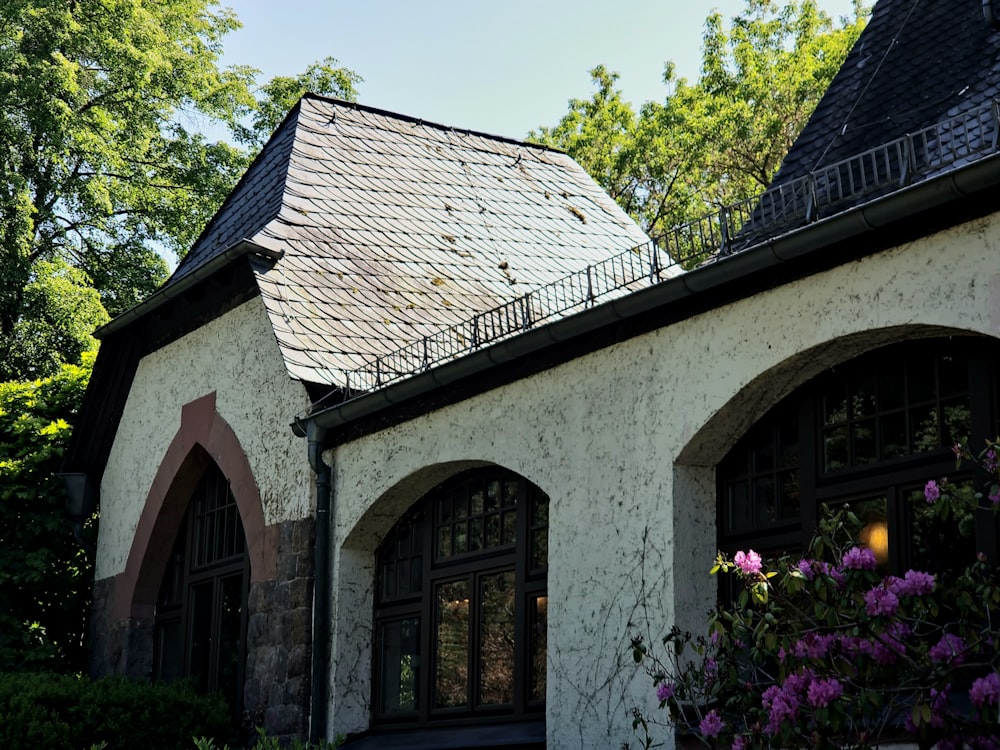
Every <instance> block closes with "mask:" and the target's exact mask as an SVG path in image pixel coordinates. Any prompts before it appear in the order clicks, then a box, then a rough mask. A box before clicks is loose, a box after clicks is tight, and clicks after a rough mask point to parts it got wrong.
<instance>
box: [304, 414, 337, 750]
mask: <svg viewBox="0 0 1000 750" xmlns="http://www.w3.org/2000/svg"><path fill="white" fill-rule="evenodd" d="M306 437H307V438H308V452H309V465H310V466H311V467H312V470H313V472H315V474H316V537H315V541H314V542H313V563H314V573H313V628H312V632H313V636H312V638H313V644H312V691H311V692H312V695H311V701H312V705H311V707H310V712H309V717H310V718H309V741H310V742H312V743H314V744H318V743H319V742H320V741H321V740H323V739H325V737H324V736H323V735H324V733H325V732H326V722H327V712H328V706H329V702H328V700H327V688H328V685H329V673H328V670H327V667H328V666H329V664H330V633H329V627H330V560H331V557H330V523H331V521H330V519H331V510H332V507H333V487H332V483H331V481H330V480H331V476H332V474H333V469H332V467H331V466H329V465H328V464H327V463H326V462H325V461H324V460H323V446H324V443H325V439H326V429H325V428H323V427H320V426H318V425H317V424H316V423H315V422H310V423H309V425H308V427H307V428H306Z"/></svg>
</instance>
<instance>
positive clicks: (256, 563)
mask: <svg viewBox="0 0 1000 750" xmlns="http://www.w3.org/2000/svg"><path fill="white" fill-rule="evenodd" d="M209 461H214V462H215V463H216V464H217V465H218V467H219V469H220V470H221V471H222V473H223V474H224V475H225V477H226V478H227V479H228V480H229V484H230V488H231V489H232V492H233V497H234V498H235V500H236V505H237V506H238V507H239V510H240V518H241V520H242V521H243V531H244V533H245V534H246V540H247V555H248V556H249V558H250V580H251V582H258V581H266V580H270V579H273V578H274V576H275V572H276V569H277V544H276V542H277V528H276V527H274V526H267V525H265V523H264V511H263V506H262V504H261V499H260V491H259V489H258V488H257V482H256V481H255V480H254V477H253V472H252V471H251V470H250V463H249V462H248V461H247V457H246V453H245V452H244V451H243V448H242V446H241V445H240V441H239V438H237V436H236V433H235V432H233V429H232V427H230V426H229V424H228V423H227V422H226V421H225V420H224V419H223V418H222V416H221V415H220V414H219V412H218V411H217V410H216V406H215V392H214V391H213V392H212V393H209V394H207V395H205V396H202V397H201V398H198V399H195V400H194V401H191V402H189V403H187V404H184V406H182V407H181V425H180V428H179V429H178V430H177V434H176V435H174V438H173V440H172V441H171V442H170V445H169V447H168V448H167V450H166V453H165V454H164V456H163V460H162V461H161V462H160V467H159V469H158V470H157V472H156V476H155V477H154V478H153V483H152V485H151V486H150V489H149V493H148V494H147V495H146V501H145V503H144V504H143V508H142V513H141V515H140V516H139V523H138V524H137V526H136V530H135V535H134V536H133V538H132V547H131V549H130V550H129V555H128V560H127V561H126V563H125V570H124V571H123V572H122V573H121V574H119V575H118V576H117V577H116V580H115V595H114V615H115V617H116V619H124V618H128V617H132V618H142V619H147V618H151V617H152V616H153V610H154V608H155V606H156V597H157V594H158V593H159V588H160V581H161V580H162V578H163V573H164V571H165V570H166V565H167V559H168V557H169V555H170V549H171V547H172V542H173V540H174V539H175V538H176V536H177V532H178V530H179V529H180V525H181V521H182V520H183V518H184V513H185V511H186V510H187V504H188V501H189V500H190V497H191V493H192V492H193V491H194V488H195V486H196V484H197V482H198V480H199V478H200V477H201V473H202V471H203V470H204V468H205V466H206V465H208V463H209Z"/></svg>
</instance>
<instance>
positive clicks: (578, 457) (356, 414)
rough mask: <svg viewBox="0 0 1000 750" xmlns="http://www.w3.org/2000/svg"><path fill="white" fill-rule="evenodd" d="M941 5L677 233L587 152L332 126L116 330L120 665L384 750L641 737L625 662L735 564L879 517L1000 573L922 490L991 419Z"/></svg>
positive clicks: (973, 79)
mask: <svg viewBox="0 0 1000 750" xmlns="http://www.w3.org/2000/svg"><path fill="white" fill-rule="evenodd" d="M912 5H913V4H912V2H904V1H903V0H881V2H879V3H878V4H877V6H876V7H875V9H874V13H873V16H872V19H871V21H870V23H869V26H868V28H867V29H866V31H865V32H864V34H863V35H862V37H861V39H860V40H859V42H858V44H857V45H856V46H855V48H854V49H853V50H852V52H851V53H850V55H849V56H848V58H847V61H846V63H845V65H844V67H843V69H842V70H841V72H840V74H839V75H838V76H837V78H836V79H835V81H834V83H833V85H832V86H831V88H830V91H829V92H828V94H827V95H826V97H825V98H824V99H823V101H822V102H821V104H820V106H819V107H818V109H817V111H816V113H815V114H814V116H813V118H812V120H811V121H810V123H809V125H808V126H807V127H806V129H805V131H804V132H803V134H802V136H801V137H800V139H799V140H798V142H797V143H796V145H795V146H794V147H793V149H792V151H791V152H790V154H789V155H788V158H787V159H786V161H785V163H784V165H783V167H782V169H781V171H780V172H779V174H778V176H777V178H776V179H775V182H774V184H773V186H772V188H771V189H770V190H769V191H768V193H767V194H765V195H764V196H763V197H762V198H761V199H760V200H759V201H756V202H754V203H753V204H752V205H749V206H746V207H743V208H742V209H740V208H735V207H734V208H733V209H731V210H726V211H724V212H722V213H720V214H718V215H716V216H713V217H707V218H706V219H705V220H704V222H702V223H699V224H697V225H693V226H690V227H683V228H679V229H678V230H677V231H676V232H675V233H673V234H671V235H670V236H667V237H663V238H658V241H657V242H656V243H655V244H654V243H651V242H649V241H648V240H647V239H646V238H645V237H644V236H642V234H641V232H639V230H638V229H637V227H636V226H635V225H634V224H633V223H632V222H631V221H630V220H629V219H628V218H627V217H626V216H625V215H624V214H622V213H621V211H620V210H619V209H618V208H617V207H616V206H615V205H614V203H613V202H611V201H610V200H609V199H608V198H607V197H606V196H605V195H604V194H603V193H601V191H600V190H599V189H598V188H597V187H596V185H595V184H594V183H593V182H592V181H591V180H590V179H589V178H588V177H586V175H584V174H583V172H582V170H580V168H579V167H578V166H577V165H575V164H573V163H572V161H571V160H570V159H568V158H567V157H566V156H565V155H563V154H560V153H558V152H554V151H550V150H546V149H543V148H540V147H537V146H532V145H528V144H522V143H517V142H513V141H508V140H505V139H499V138H494V137H490V136H483V135H481V134H476V133H469V132H466V131H458V130H453V129H448V128H443V127H440V126H436V125H432V124H427V123H421V122H418V121H414V120H412V119H408V118H405V117H401V116H398V115H393V114H390V113H386V112H381V111H378V110H374V109H371V108H367V107H363V106H360V105H354V104H349V103H344V102H336V101H332V100H327V99H323V98H320V97H314V96H307V97H306V98H304V99H303V100H302V102H301V103H300V104H299V106H298V107H297V108H296V109H295V110H294V111H293V112H292V113H291V114H290V115H289V117H288V119H287V120H286V121H285V123H284V124H283V125H282V126H281V127H280V128H279V130H278V131H277V133H276V134H275V136H274V138H273V139H272V140H271V142H270V143H269V144H268V145H267V146H266V147H265V150H264V152H263V153H262V154H261V156H260V157H259V158H258V159H257V161H256V162H255V163H254V165H253V166H252V167H251V169H250V171H249V172H248V173H247V175H246V177H245V178H244V179H243V181H242V182H241V183H240V184H239V186H237V188H236V189H235V191H234V193H233V195H232V196H231V197H230V199H229V200H228V201H227V203H226V204H225V205H224V206H223V208H222V209H221V210H220V212H219V214H218V216H217V217H216V219H215V220H214V221H213V223H211V224H210V225H209V226H208V227H207V228H206V229H205V232H204V233H203V235H202V237H201V239H200V240H199V241H198V243H197V244H196V245H195V247H194V248H192V250H191V252H190V253H189V255H188V256H187V257H186V259H185V260H184V262H183V263H182V264H181V265H180V266H179V267H178V269H177V271H176V273H175V274H174V276H173V277H172V278H171V280H170V281H169V282H168V283H167V285H166V286H165V287H164V288H163V289H161V290H160V291H159V292H158V293H157V294H156V295H154V296H153V297H152V298H151V299H150V300H148V301H147V302H145V303H143V304H142V305H140V306H139V307H138V308H136V309H135V310H133V311H131V312H130V313H128V314H126V315H124V316H122V317H121V318H119V319H117V320H115V321H113V322H112V323H111V324H109V325H108V326H107V327H106V328H105V329H103V331H102V339H103V343H102V348H101V353H100V357H99V359H98V362H97V365H96V368H95V372H94V377H93V380H92V383H91V386H90V390H89V391H88V396H87V400H86V403H85V406H84V410H83V412H82V414H81V418H80V426H79V427H78V428H77V431H76V433H75V437H74V442H73V444H72V445H71V447H70V450H69V452H68V455H67V459H66V469H67V470H68V471H77V472H85V473H86V474H87V475H88V476H89V477H90V478H91V480H92V482H93V485H94V487H95V489H97V488H99V501H100V511H101V525H100V538H99V543H98V551H97V570H96V581H95V590H94V592H95V596H94V628H93V642H94V654H93V668H94V672H95V673H98V674H104V673H113V672H117V673H124V674H130V675H136V676H145V675H150V676H152V677H154V678H164V679H165V678H170V677H173V676H179V675H189V676H192V677H194V678H195V679H196V680H197V681H199V682H200V684H202V685H203V686H204V687H205V688H206V689H218V690H222V691H223V692H225V693H226V694H227V695H228V696H230V698H231V700H232V701H233V704H234V706H236V707H240V708H245V709H246V710H248V711H250V712H251V713H259V714H260V715H261V716H263V717H264V721H265V723H266V725H267V726H268V728H269V729H270V731H273V732H275V733H278V734H285V735H293V734H300V735H304V734H309V735H311V736H313V737H332V736H333V734H334V733H336V732H343V733H346V734H347V735H349V737H350V738H351V742H353V743H354V744H355V746H356V747H362V748H369V747H387V748H388V747H408V748H417V747H427V748H445V747H447V748H464V747H547V748H553V749H555V748H559V749H562V748H566V749H569V748H594V747H619V746H620V745H621V743H622V742H627V741H630V740H631V710H632V708H633V707H635V706H641V707H644V708H648V707H650V706H651V705H653V702H654V701H653V697H652V693H651V684H650V681H649V679H648V677H647V676H646V675H645V674H643V673H642V672H641V670H640V671H638V672H637V671H636V670H635V668H634V666H633V665H632V664H631V657H630V653H629V649H628V646H629V643H630V639H631V637H632V636H633V635H635V634H639V635H643V636H645V637H647V638H656V637H657V636H659V635H660V634H662V633H663V632H665V631H666V629H667V628H669V627H670V626H671V625H673V624H678V625H680V626H681V627H685V628H692V629H697V628H699V627H700V625H701V623H702V622H703V620H704V616H705V612H706V611H707V610H708V609H709V608H710V607H711V606H712V605H713V603H714V601H715V598H716V592H715V590H714V589H713V587H712V579H710V578H709V577H708V575H707V570H708V568H709V566H710V565H711V562H712V560H713V558H714V556H715V553H716V550H718V549H720V548H722V549H726V550H734V549H737V548H745V547H748V546H752V547H753V548H754V549H757V550H761V551H765V550H779V549H788V548H794V547H795V546H796V545H801V543H802V541H803V540H804V539H805V538H807V537H808V536H809V533H810V531H811V529H812V528H813V525H814V524H815V520H816V515H817V509H818V507H819V504H820V503H824V502H825V503H831V504H836V503H837V502H841V501H847V500H850V501H851V502H852V503H854V505H855V507H856V508H859V509H860V510H861V512H862V513H863V515H864V517H865V520H866V521H867V522H868V523H870V524H873V525H876V526H878V527H879V528H880V529H882V530H884V531H885V534H886V537H887V540H888V547H887V549H886V550H885V555H886V564H887V565H888V566H889V567H890V568H891V569H893V568H894V569H899V568H903V566H905V565H910V564H913V563H915V562H919V563H920V564H921V565H925V566H927V567H931V568H932V569H933V568H934V567H935V566H943V565H947V564H948V561H949V560H951V559H953V558H955V557H956V556H957V555H960V554H965V553H967V552H970V551H972V552H974V551H983V552H986V553H987V554H989V555H991V556H993V557H994V558H995V556H996V554H997V527H996V521H995V519H994V518H993V516H992V515H990V514H988V513H984V514H983V516H982V518H978V519H977V523H976V524H975V525H974V528H971V529H970V528H968V527H964V528H963V529H958V528H957V527H956V528H942V527H940V526H936V527H930V526H928V524H926V523H925V519H923V518H922V517H921V516H920V515H919V514H917V513H915V512H914V511H913V510H912V506H911V504H910V503H909V499H910V497H911V495H912V493H913V492H914V491H916V490H918V489H919V488H921V487H922V486H923V483H924V482H926V481H927V479H928V478H933V477H938V476H941V475H942V474H944V473H949V472H952V471H953V469H954V463H953V457H952V455H951V453H950V450H949V446H950V445H951V444H952V443H953V442H954V440H955V439H956V438H957V437H959V436H962V437H966V436H969V437H971V438H972V439H973V440H976V439H978V438H981V437H986V436H988V435H995V434H997V432H998V428H1000V399H998V386H1000V342H998V340H997V336H998V333H1000V157H998V156H997V141H998V134H1000V121H998V104H997V97H998V96H1000V32H998V31H997V29H996V28H995V27H994V26H993V25H991V21H992V19H991V18H990V13H988V12H987V13H985V14H984V6H983V4H982V3H981V2H979V0H957V1H956V2H953V3H949V4H947V7H945V4H940V3H939V4H935V5H934V6H932V7H929V8H924V9H923V10H922V12H921V13H919V14H914V13H912V7H911V6H912ZM685 259H687V260H691V259H697V260H699V261H701V262H700V263H697V264H687V263H686V264H685V265H686V266H691V265H694V268H693V269H692V270H689V271H687V272H683V273H682V272H680V271H679V266H678V262H679V261H680V260H685ZM954 479H955V481H961V480H962V477H958V476H955V477H954ZM904 569H905V568H904ZM664 739H665V741H666V742H668V743H670V742H671V741H672V739H671V738H669V737H668V738H664Z"/></svg>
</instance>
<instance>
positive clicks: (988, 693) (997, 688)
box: [969, 672, 1000, 708]
mask: <svg viewBox="0 0 1000 750" xmlns="http://www.w3.org/2000/svg"><path fill="white" fill-rule="evenodd" d="M998 699H1000V674H997V673H996V672H993V673H992V674H988V675H986V676H985V677H980V678H979V679H978V680H976V681H975V682H973V683H972V687H971V688H970V689H969V700H971V701H972V705H974V706H975V707H976V708H982V707H983V706H987V705H991V704H994V703H996V702H997V700H998Z"/></svg>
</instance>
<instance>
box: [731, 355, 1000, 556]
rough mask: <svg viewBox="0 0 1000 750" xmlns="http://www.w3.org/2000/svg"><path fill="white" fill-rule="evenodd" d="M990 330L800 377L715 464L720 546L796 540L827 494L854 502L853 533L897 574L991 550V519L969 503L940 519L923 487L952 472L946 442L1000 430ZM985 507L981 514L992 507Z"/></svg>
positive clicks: (805, 533) (777, 545)
mask: <svg viewBox="0 0 1000 750" xmlns="http://www.w3.org/2000/svg"><path fill="white" fill-rule="evenodd" d="M998 364H1000V347H998V345H997V342H995V341H993V340H992V339H984V338H974V337H962V338H953V339H929V340H919V341H912V342H908V343H904V344H898V345H893V346H888V347H884V348H882V349H878V350H875V351H872V352H869V353H867V354H864V355H862V356H859V357H857V358H855V359H852V360H850V361H848V362H846V363H843V364H841V365H838V366H837V367H834V368H831V369H830V370H828V371H827V372H825V373H823V374H821V375H820V376H818V377H817V378H814V379H813V380H812V381H810V382H809V383H807V384H805V385H804V386H802V387H801V388H799V389H798V390H797V391H795V392H794V393H793V394H791V395H790V396H789V397H787V398H785V399H784V400H783V401H782V402H781V403H780V404H778V405H777V406H775V407H774V408H773V409H772V410H771V411H770V412H769V413H768V414H767V415H765V417H764V418H763V419H761V420H760V421H759V422H758V423H757V424H756V425H755V426H754V427H753V428H752V429H751V430H750V431H749V432H748V433H747V435H746V436H745V437H744V438H743V439H742V440H741V441H740V442H739V443H738V444H737V445H736V446H735V447H734V448H733V449H732V450H731V451H730V452H729V454H728V455H727V456H726V457H725V458H724V459H723V461H722V462H721V463H720V464H719V467H718V472H717V477H718V513H719V515H718V517H719V545H720V548H721V549H722V550H724V551H728V552H733V551H735V550H737V549H746V548H747V547H752V548H753V549H756V550H758V551H760V552H771V553H775V552H779V551H795V552H798V551H801V549H802V547H803V545H804V544H805V543H806V542H807V541H808V539H809V537H810V536H811V533H812V530H813V529H815V528H816V523H817V516H818V513H819V507H820V505H821V504H822V503H826V504H828V505H830V506H836V505H838V504H841V503H845V502H847V503H850V504H851V507H852V509H854V510H855V512H857V513H858V515H859V516H860V517H861V519H862V521H863V522H864V524H865V526H864V529H863V531H862V538H861V539H860V541H861V542H862V543H865V544H867V545H868V546H869V547H870V548H871V549H872V550H873V551H874V552H875V554H876V557H877V558H878V559H879V560H880V562H881V563H882V564H883V566H884V567H885V568H886V569H887V570H890V571H892V572H894V573H899V572H900V571H905V570H906V569H907V568H909V567H917V566H919V567H922V568H924V569H929V570H932V571H934V572H939V573H946V572H947V570H948V568H949V567H950V566H955V565H960V564H965V563H966V562H968V561H969V560H971V559H972V557H973V556H974V555H975V553H976V552H978V551H986V552H989V553H991V554H994V553H995V551H996V523H995V522H994V521H993V520H992V518H991V517H990V518H989V519H987V516H986V515H983V516H982V517H981V518H980V517H979V516H977V515H976V514H974V513H973V512H971V511H970V512H969V513H968V515H967V517H961V518H958V519H952V521H951V522H950V523H949V524H948V525H947V526H944V525H942V524H940V523H939V522H935V521H934V520H933V518H932V516H931V515H930V513H929V512H928V511H927V505H926V502H924V499H923V487H924V485H925V484H926V482H927V481H928V480H930V479H939V478H941V477H943V476H948V477H949V479H950V480H951V481H952V482H954V483H955V484H957V485H964V486H966V487H968V488H969V491H970V492H971V487H972V484H973V481H974V476H973V474H972V472H971V470H969V471H959V472H956V468H955V457H954V455H953V453H952V451H951V446H952V445H954V444H955V442H957V441H959V440H966V439H971V441H972V444H973V445H977V444H981V443H982V440H983V439H984V438H986V437H987V436H995V434H996V429H997V419H996V416H997V406H996V404H997V399H996V385H997V376H998V372H997V365H998ZM987 515H988V514H987Z"/></svg>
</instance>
